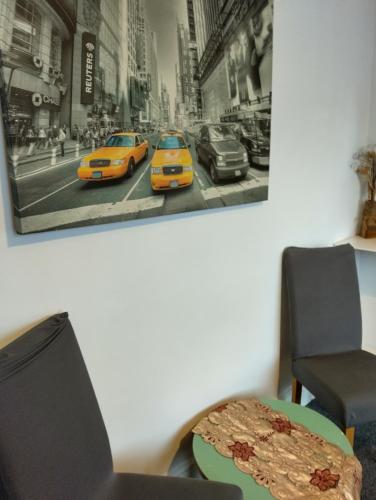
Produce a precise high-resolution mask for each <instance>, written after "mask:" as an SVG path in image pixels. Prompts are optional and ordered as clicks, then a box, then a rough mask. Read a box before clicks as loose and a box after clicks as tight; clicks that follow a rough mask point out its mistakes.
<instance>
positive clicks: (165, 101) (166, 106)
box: [160, 82, 170, 127]
mask: <svg viewBox="0 0 376 500" xmlns="http://www.w3.org/2000/svg"><path fill="white" fill-rule="evenodd" d="M160 125H161V126H162V127H168V126H169V125H170V95H169V93H168V91H167V86H166V84H165V83H164V82H162V84H161V100H160Z"/></svg>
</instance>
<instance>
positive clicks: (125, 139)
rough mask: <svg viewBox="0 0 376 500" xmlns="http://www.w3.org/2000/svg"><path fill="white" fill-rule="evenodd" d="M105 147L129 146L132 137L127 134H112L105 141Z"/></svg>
mask: <svg viewBox="0 0 376 500" xmlns="http://www.w3.org/2000/svg"><path fill="white" fill-rule="evenodd" d="M105 145H106V147H107V148H131V147H132V146H134V138H133V137H131V136H129V135H112V136H111V137H110V138H109V139H108V140H107V142H106V144H105Z"/></svg>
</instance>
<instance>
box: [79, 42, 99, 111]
mask: <svg viewBox="0 0 376 500" xmlns="http://www.w3.org/2000/svg"><path fill="white" fill-rule="evenodd" d="M96 43H97V38H96V36H95V35H93V34H92V33H88V32H85V33H82V56H81V104H94V78H95V49H96Z"/></svg>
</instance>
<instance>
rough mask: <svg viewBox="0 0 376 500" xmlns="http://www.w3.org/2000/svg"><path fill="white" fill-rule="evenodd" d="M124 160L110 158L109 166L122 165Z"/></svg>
mask: <svg viewBox="0 0 376 500" xmlns="http://www.w3.org/2000/svg"><path fill="white" fill-rule="evenodd" d="M123 161H124V160H111V166H112V167H118V166H119V165H122V163H123Z"/></svg>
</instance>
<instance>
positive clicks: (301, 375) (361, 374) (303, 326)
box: [282, 245, 376, 444]
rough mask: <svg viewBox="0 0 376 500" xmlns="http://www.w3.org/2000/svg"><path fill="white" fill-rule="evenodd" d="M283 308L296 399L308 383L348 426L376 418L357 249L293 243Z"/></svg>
mask: <svg viewBox="0 0 376 500" xmlns="http://www.w3.org/2000/svg"><path fill="white" fill-rule="evenodd" d="M282 268H283V271H282V304H283V307H282V313H283V317H284V318H285V321H284V323H285V325H286V328H287V329H288V331H289V338H290V344H291V353H292V372H293V376H294V378H293V401H294V402H297V403H300V398H301V391H302V385H303V386H305V387H306V388H307V389H308V390H309V391H310V392H311V393H312V394H313V395H314V396H315V397H316V399H317V400H318V402H319V403H320V404H321V406H322V407H323V408H325V409H326V410H327V411H328V412H329V413H330V414H331V415H332V416H333V417H334V418H335V419H336V420H337V421H338V422H339V423H340V425H341V426H342V427H343V429H344V431H345V432H346V435H347V437H348V438H349V441H350V442H351V443H352V444H353V442H354V433H355V426H356V425H357V424H361V423H365V422H368V421H372V420H376V356H374V355H373V354H371V353H369V352H366V351H363V350H362V319H361V309H360V296H359V285H358V277H357V270H356V263H355V255H354V250H353V248H352V247H351V246H350V245H341V246H338V247H330V248H310V249H309V248H296V247H290V248H287V249H286V250H285V252H284V255H283V266H282Z"/></svg>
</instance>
